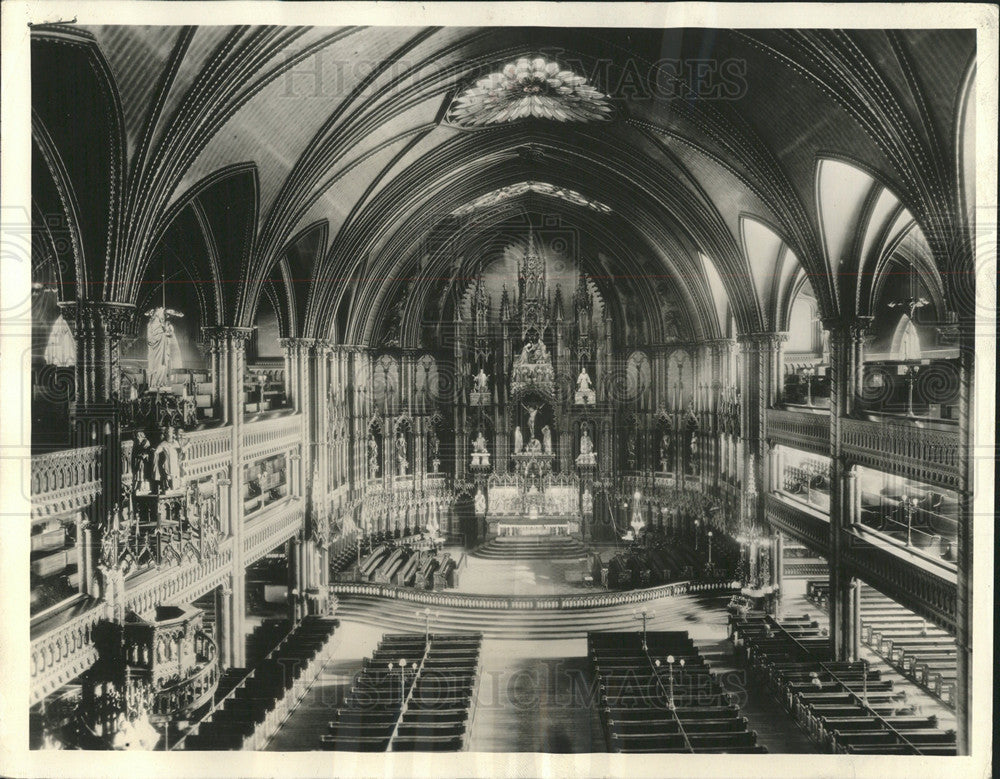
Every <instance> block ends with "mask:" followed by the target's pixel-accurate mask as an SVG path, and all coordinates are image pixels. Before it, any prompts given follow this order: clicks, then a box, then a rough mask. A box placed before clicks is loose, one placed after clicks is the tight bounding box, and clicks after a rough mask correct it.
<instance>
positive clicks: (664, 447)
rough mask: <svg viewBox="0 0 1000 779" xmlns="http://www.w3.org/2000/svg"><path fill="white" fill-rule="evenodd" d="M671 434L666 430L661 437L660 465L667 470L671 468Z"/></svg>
mask: <svg viewBox="0 0 1000 779" xmlns="http://www.w3.org/2000/svg"><path fill="white" fill-rule="evenodd" d="M670 449H671V442H670V435H669V434H668V433H666V432H664V433H663V436H662V437H661V438H660V467H661V468H663V470H665V471H669V470H670Z"/></svg>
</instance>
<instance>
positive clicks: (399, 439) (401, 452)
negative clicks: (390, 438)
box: [396, 430, 410, 476]
mask: <svg viewBox="0 0 1000 779" xmlns="http://www.w3.org/2000/svg"><path fill="white" fill-rule="evenodd" d="M396 461H397V462H398V463H399V475H400V476H406V469H407V468H409V467H410V463H409V461H408V460H407V459H406V437H405V436H404V435H403V431H402V430H400V431H399V432H398V433H396Z"/></svg>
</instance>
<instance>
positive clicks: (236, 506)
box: [210, 327, 253, 667]
mask: <svg viewBox="0 0 1000 779" xmlns="http://www.w3.org/2000/svg"><path fill="white" fill-rule="evenodd" d="M252 333H253V330H252V329H251V328H247V327H218V328H212V330H211V332H210V335H211V337H212V338H213V339H215V340H216V341H217V342H218V346H219V350H220V355H223V356H224V357H225V362H224V365H223V366H222V368H223V370H222V372H221V374H220V376H224V377H225V384H224V386H225V390H226V393H225V403H224V408H225V418H226V419H228V420H229V422H230V434H231V439H230V451H231V452H232V473H231V474H230V479H229V511H230V515H229V527H230V533H231V535H232V538H233V569H232V570H233V574H232V609H231V612H232V619H231V623H232V626H233V629H232V639H231V644H230V645H231V647H232V654H231V656H230V662H231V663H232V664H233V665H234V666H236V667H243V666H244V665H245V663H246V641H245V636H246V627H245V626H246V571H245V564H244V555H243V544H244V536H243V534H244V528H243V485H244V470H243V451H242V449H243V424H244V423H243V411H244V406H243V378H244V374H245V372H246V345H247V342H248V341H249V340H250V336H251V335H252Z"/></svg>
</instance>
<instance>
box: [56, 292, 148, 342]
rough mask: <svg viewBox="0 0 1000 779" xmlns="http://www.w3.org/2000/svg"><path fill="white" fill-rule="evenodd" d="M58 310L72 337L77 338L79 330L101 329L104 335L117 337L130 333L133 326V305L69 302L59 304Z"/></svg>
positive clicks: (110, 302)
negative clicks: (71, 331) (71, 332)
mask: <svg viewBox="0 0 1000 779" xmlns="http://www.w3.org/2000/svg"><path fill="white" fill-rule="evenodd" d="M59 309H60V313H61V314H62V317H63V319H64V320H66V323H67V324H68V325H69V326H70V328H71V329H72V330H73V335H74V336H79V333H80V331H81V330H84V331H86V330H98V329H103V330H104V332H105V334H107V335H109V336H112V337H117V336H122V335H125V334H126V333H128V332H130V331H131V330H132V328H133V326H134V325H135V314H136V310H135V304H134V303H115V302H112V301H110V300H69V301H66V302H65V303H59Z"/></svg>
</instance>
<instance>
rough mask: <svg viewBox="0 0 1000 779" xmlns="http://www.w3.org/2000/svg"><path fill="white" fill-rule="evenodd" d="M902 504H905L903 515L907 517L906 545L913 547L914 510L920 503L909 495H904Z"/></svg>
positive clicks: (901, 499)
mask: <svg viewBox="0 0 1000 779" xmlns="http://www.w3.org/2000/svg"><path fill="white" fill-rule="evenodd" d="M900 502H901V503H902V504H903V515H904V516H905V517H906V545H907V546H913V509H915V508H916V506H917V504H918V503H919V502H920V501H919V499H917V498H911V497H910V496H909V495H903V496H901V498H900Z"/></svg>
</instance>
